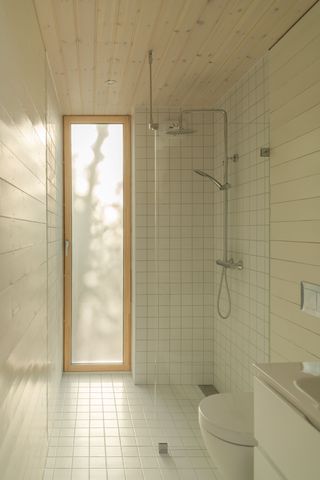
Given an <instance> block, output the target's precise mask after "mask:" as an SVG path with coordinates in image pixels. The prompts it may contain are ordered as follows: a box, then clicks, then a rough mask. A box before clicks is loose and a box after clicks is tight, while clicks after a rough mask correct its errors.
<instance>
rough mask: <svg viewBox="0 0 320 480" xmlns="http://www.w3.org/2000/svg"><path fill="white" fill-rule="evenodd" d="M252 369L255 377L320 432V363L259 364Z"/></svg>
mask: <svg viewBox="0 0 320 480" xmlns="http://www.w3.org/2000/svg"><path fill="white" fill-rule="evenodd" d="M254 368H255V374H256V376H257V377H258V378H260V379H261V380H262V381H264V382H265V383H266V384H268V385H270V386H271V387H272V388H273V389H274V390H276V391H277V392H278V393H279V394H280V395H282V397H284V398H285V399H286V400H287V401H289V402H290V403H291V404H292V405H294V406H295V407H296V408H297V409H298V410H299V411H300V412H301V413H302V414H303V415H304V416H306V417H307V418H308V419H309V421H310V422H311V423H312V424H313V425H314V426H315V427H316V428H317V429H318V430H319V431H320V362H290V363H260V364H255V365H254ZM305 385H307V391H306V389H305ZM310 385H311V387H312V388H311V391H310V387H309V386H310ZM307 392H308V393H307Z"/></svg>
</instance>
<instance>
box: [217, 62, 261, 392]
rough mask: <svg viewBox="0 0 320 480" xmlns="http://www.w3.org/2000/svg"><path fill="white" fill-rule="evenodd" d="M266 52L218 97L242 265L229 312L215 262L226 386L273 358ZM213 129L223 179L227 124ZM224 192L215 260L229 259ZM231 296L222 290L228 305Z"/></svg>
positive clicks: (234, 239)
mask: <svg viewBox="0 0 320 480" xmlns="http://www.w3.org/2000/svg"><path fill="white" fill-rule="evenodd" d="M267 63H268V62H267V57H265V58H263V59H261V60H260V61H259V62H258V63H257V64H256V65H255V66H254V67H253V68H252V69H251V70H250V71H249V72H248V73H247V74H246V75H245V76H244V77H243V78H242V79H241V80H240V81H239V82H238V83H237V84H236V85H235V86H234V87H233V88H232V89H231V90H230V91H229V92H228V93H227V95H226V96H225V97H224V98H223V99H222V100H221V102H219V104H218V106H219V107H221V108H224V109H226V110H227V112H228V115H229V154H230V155H233V154H234V153H238V154H239V161H238V162H237V163H233V162H232V161H230V164H229V165H230V168H229V183H231V185H232V188H231V189H230V190H229V198H230V202H229V225H230V226H229V256H231V257H233V258H234V259H235V260H236V261H237V260H242V261H243V263H244V269H243V271H228V280H229V284H230V290H231V297H232V313H231V316H230V318H228V319H226V320H224V319H222V318H221V317H220V316H219V315H218V313H217V310H216V304H217V296H218V288H219V282H220V275H221V270H220V268H219V267H216V268H215V272H214V274H215V287H214V305H215V309H214V311H215V314H214V349H213V351H214V383H215V386H216V388H217V389H218V390H219V391H221V392H223V391H233V390H251V388H252V363H253V362H264V361H268V358H269V158H267V157H261V156H260V148H261V147H265V146H267V147H268V146H269V116H268V111H269V108H268V65H267ZM214 133H215V136H214V145H215V147H214V148H215V151H214V174H215V176H216V177H217V178H223V165H222V161H223V154H224V150H223V143H222V142H223V136H222V123H221V122H219V119H218V115H217V124H216V127H215V132H214ZM222 208H223V207H222V195H221V193H220V192H218V191H215V196H214V225H215V228H214V259H215V260H217V259H218V258H222V225H223V223H222V222H223V220H222V211H223V210H222ZM225 301H226V294H225V293H224V295H223V303H222V310H223V311H225V310H224V306H223V305H225Z"/></svg>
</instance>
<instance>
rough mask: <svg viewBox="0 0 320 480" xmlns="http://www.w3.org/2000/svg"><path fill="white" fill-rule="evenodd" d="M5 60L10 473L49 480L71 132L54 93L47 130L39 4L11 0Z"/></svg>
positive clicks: (5, 459)
mask: <svg viewBox="0 0 320 480" xmlns="http://www.w3.org/2000/svg"><path fill="white" fill-rule="evenodd" d="M0 57H1V83H0V271H1V278H0V311H1V325H0V351H1V355H0V375H1V390H0V405H1V409H0V436H1V442H0V465H1V479H3V480H13V479H14V480H21V479H22V478H23V479H25V480H29V479H30V480H31V479H32V480H40V479H41V478H42V474H43V467H44V463H45V458H46V453H47V428H48V423H47V420H48V416H47V408H48V393H49V398H50V400H51V399H52V398H53V396H54V395H53V390H54V389H56V388H57V383H58V379H59V369H60V365H61V360H60V358H59V349H60V352H61V340H62V337H61V336H59V333H60V332H61V329H59V325H58V320H59V319H61V306H60V305H58V303H56V304H55V302H56V298H58V299H59V298H61V297H59V296H58V297H56V295H55V286H56V284H57V283H58V282H61V255H60V259H58V257H59V255H56V254H54V253H53V250H55V249H56V251H57V250H58V247H57V248H56V247H55V246H54V237H53V235H52V232H53V231H55V232H58V231H59V228H60V227H59V226H60V224H61V221H60V220H59V218H60V219H61V209H60V206H61V194H59V193H58V194H55V193H54V184H55V182H56V181H59V182H60V178H59V176H57V175H56V171H57V170H59V168H60V167H59V164H60V163H61V149H60V152H59V143H58V142H57V138H58V137H59V136H60V135H61V131H60V130H59V126H58V125H59V121H60V119H59V117H58V114H57V111H56V106H55V100H54V97H53V95H52V90H50V93H49V99H48V119H49V123H50V128H49V129H48V134H47V133H46V121H47V118H46V117H47V116H46V103H47V101H46V84H47V83H48V82H47V80H48V78H46V58H45V52H44V48H43V44H42V40H41V35H40V32H39V29H38V24H37V20H36V15H35V12H34V7H33V2H32V0H26V1H23V2H20V1H16V0H13V1H11V0H10V1H9V0H5V1H3V2H1V15H0ZM46 140H47V142H46ZM60 145H61V138H60ZM46 158H48V164H47V162H46ZM47 167H48V173H49V175H48V178H46V172H47ZM50 169H51V173H50V172H49V170H50ZM55 169H56V171H54V170H55ZM47 187H49V188H48V195H47ZM47 205H49V208H48V212H47ZM47 216H48V218H49V217H50V221H49V224H48V223H47ZM47 225H49V228H48V229H47ZM59 236H60V234H59V233H58V235H57V237H59ZM47 239H48V240H49V242H48V244H47ZM57 245H58V244H57ZM47 253H48V254H49V261H48V262H47ZM54 257H56V258H54ZM47 272H48V273H49V275H48V276H47ZM47 283H48V284H49V291H48V289H47ZM47 293H49V298H48V302H47ZM58 301H59V300H57V302H58ZM47 307H49V311H47ZM48 313H49V316H48V315H47V314H48ZM48 319H49V325H48V323H47V322H48ZM48 329H49V330H48ZM48 331H49V335H50V334H51V333H52V332H53V331H54V335H53V336H51V337H50V338H49V339H48ZM48 347H49V349H48ZM48 362H49V364H50V366H49V375H48Z"/></svg>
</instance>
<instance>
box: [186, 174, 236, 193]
mask: <svg viewBox="0 0 320 480" xmlns="http://www.w3.org/2000/svg"><path fill="white" fill-rule="evenodd" d="M193 171H194V173H196V174H197V175H201V176H202V177H205V178H208V179H209V180H210V181H211V182H212V183H214V184H215V185H216V186H217V187H218V188H219V190H228V188H230V187H231V185H230V183H225V184H222V183H220V182H219V180H217V179H216V178H214V177H212V176H211V175H209V173H206V172H204V171H203V170H193Z"/></svg>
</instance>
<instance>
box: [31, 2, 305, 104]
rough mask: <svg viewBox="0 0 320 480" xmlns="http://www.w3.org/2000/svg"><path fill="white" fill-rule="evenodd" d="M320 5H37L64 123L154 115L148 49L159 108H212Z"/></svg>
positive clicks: (130, 3)
mask: <svg viewBox="0 0 320 480" xmlns="http://www.w3.org/2000/svg"><path fill="white" fill-rule="evenodd" d="M313 3H314V0H35V6H36V10H37V14H38V18H39V22H40V27H41V30H42V35H43V39H44V42H45V45H46V49H47V52H48V57H49V62H50V64H51V68H52V72H53V75H54V78H55V82H56V86H57V91H58V95H59V97H60V100H61V103H62V109H63V113H65V114H126V113H131V112H132V110H133V108H134V107H135V106H138V105H139V106H141V105H147V104H148V88H149V87H148V85H149V76H148V75H149V73H148V58H147V57H148V50H149V49H153V51H154V64H153V78H154V104H155V105H158V106H185V105H189V106H191V105H197V106H208V105H214V103H215V102H216V101H217V100H218V99H219V98H220V97H221V95H223V94H224V92H226V91H227V90H228V89H229V88H230V87H231V86H232V84H234V83H235V82H236V81H237V80H238V79H239V78H240V77H241V75H243V73H244V72H245V71H246V70H248V68H250V67H251V66H252V65H253V64H254V63H255V62H256V60H257V59H258V58H260V57H261V56H262V55H263V54H265V53H266V52H267V50H268V48H269V47H270V46H271V45H272V44H273V43H274V42H275V41H276V40H277V39H278V38H279V37H280V36H281V35H283V34H284V32H286V30H287V29H288V28H290V26H291V25H292V24H293V23H294V22H295V21H296V20H297V19H298V18H300V17H301V15H302V14H303V13H304V12H305V11H306V10H307V9H308V8H309V7H310V6H311V5H312V4H313ZM109 79H110V80H116V83H114V84H113V85H111V86H108V85H107V84H106V81H107V80H109Z"/></svg>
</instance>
